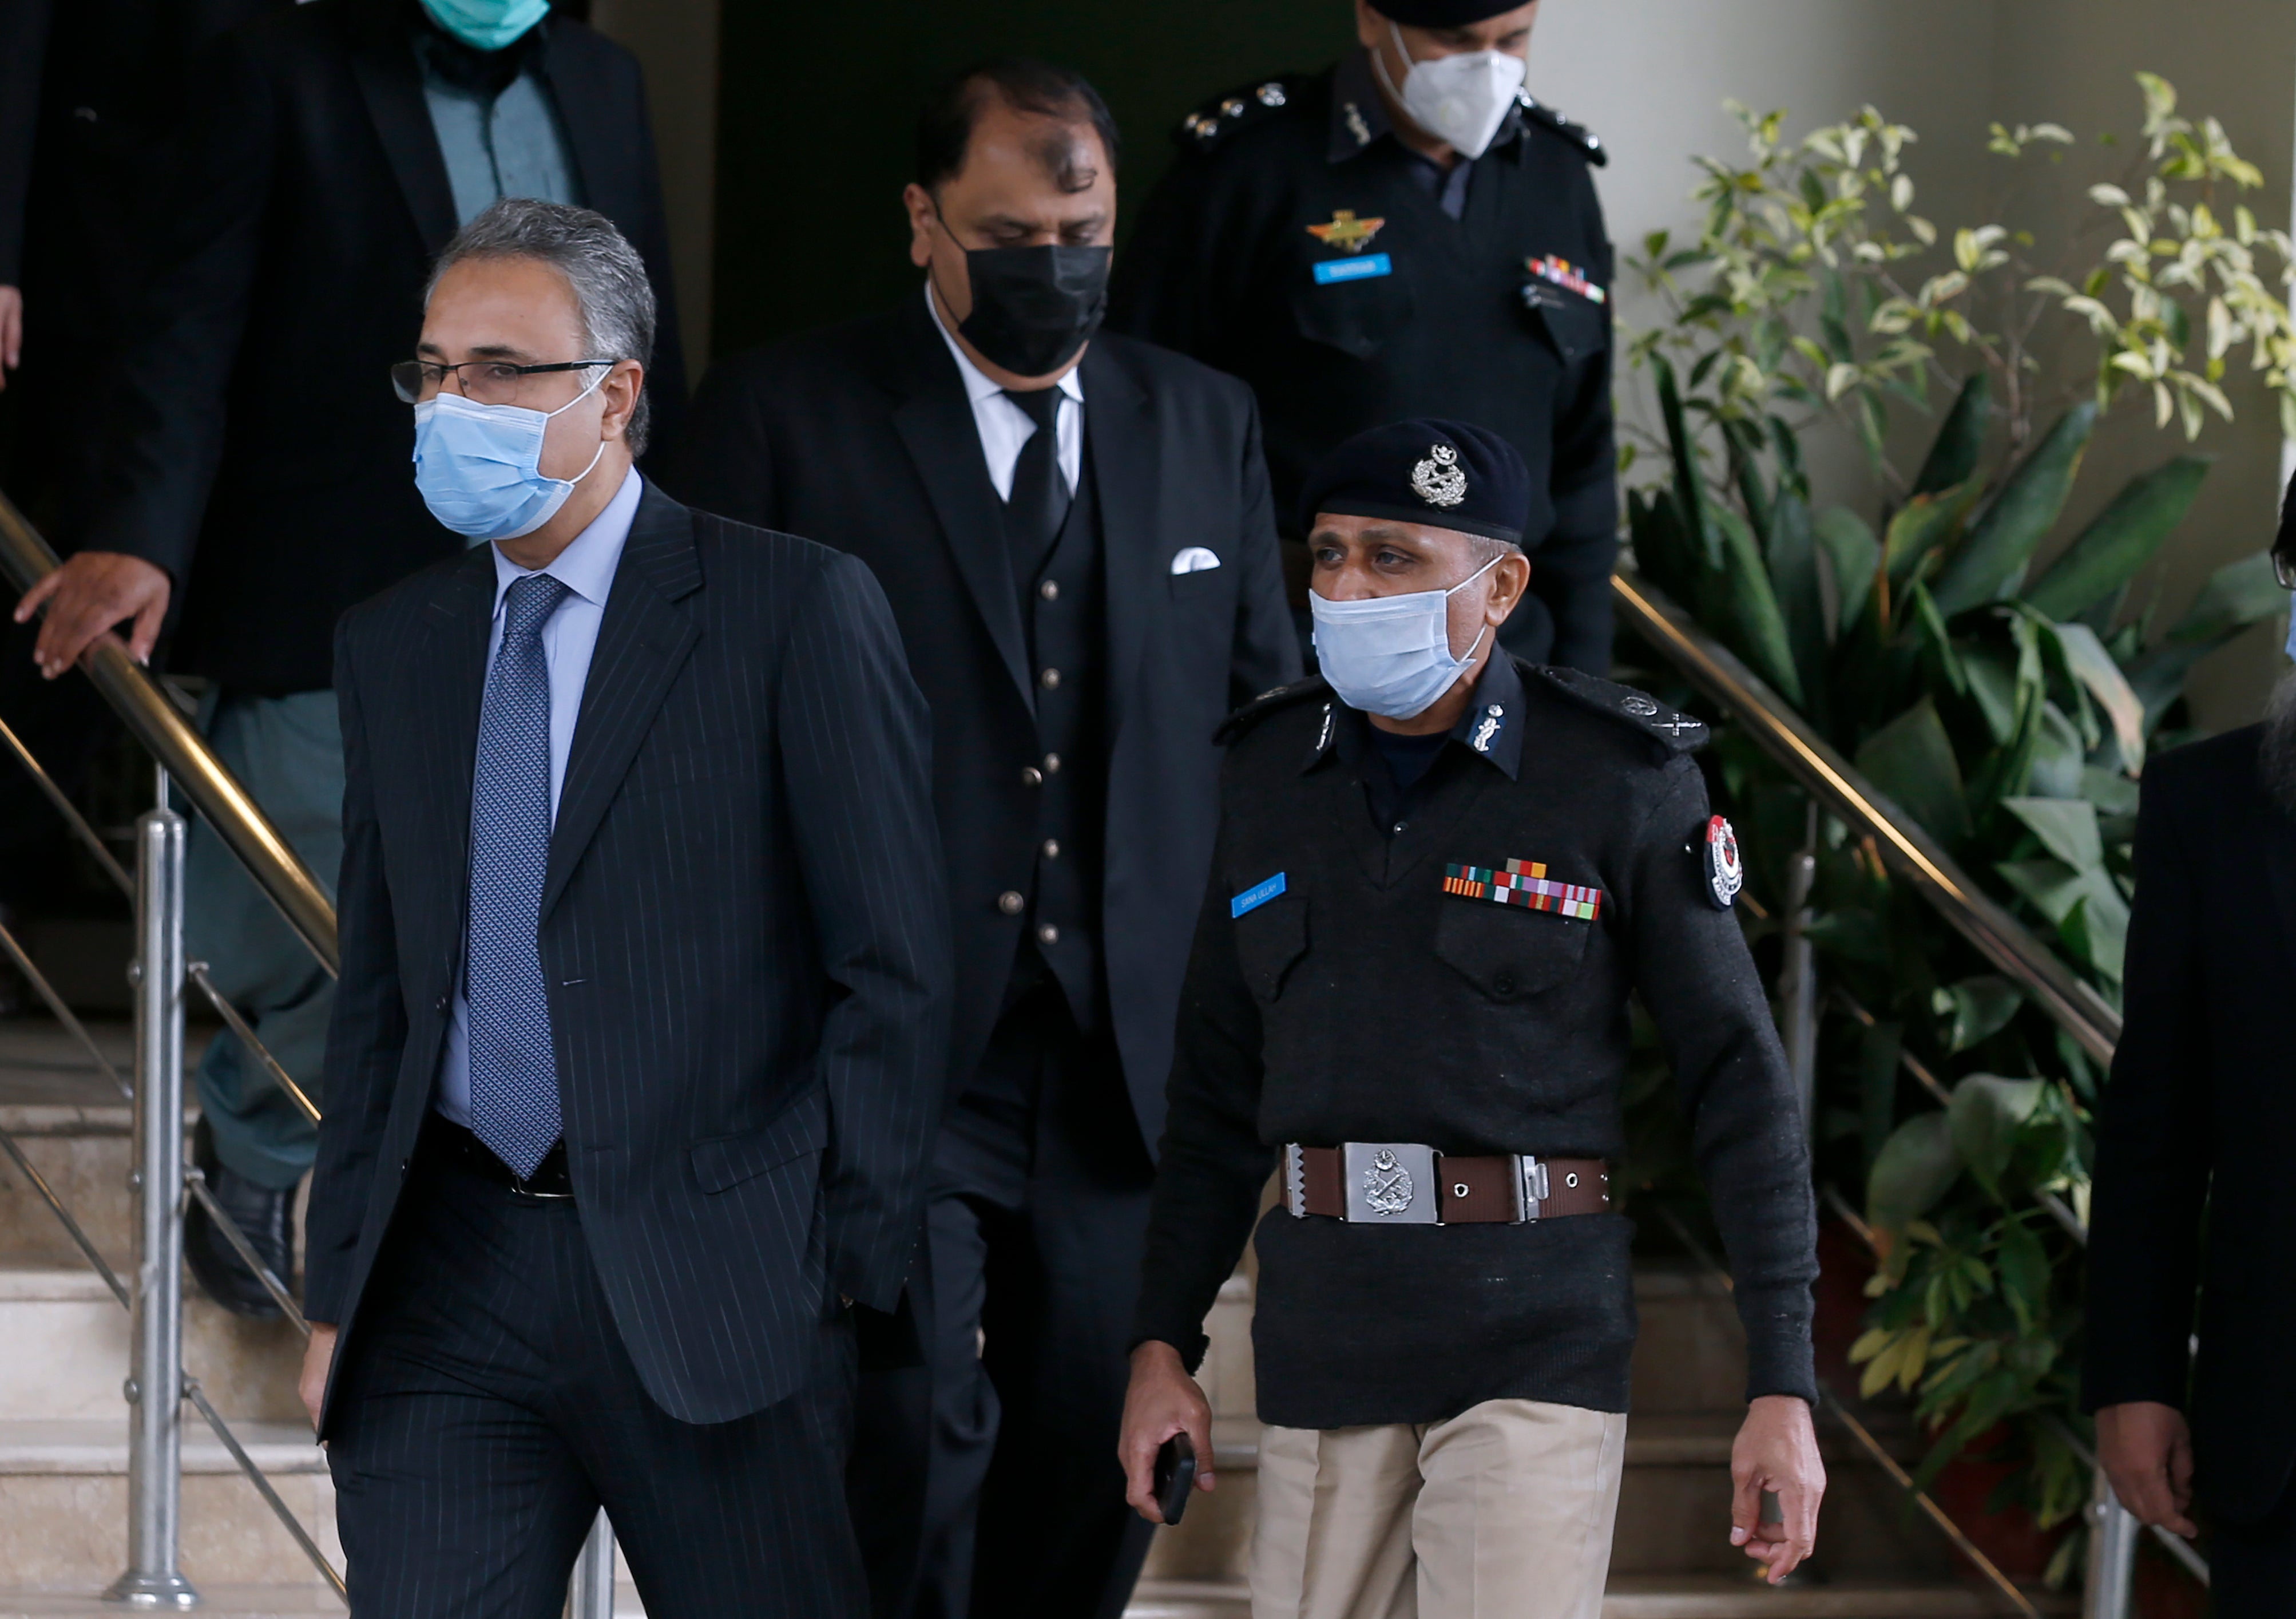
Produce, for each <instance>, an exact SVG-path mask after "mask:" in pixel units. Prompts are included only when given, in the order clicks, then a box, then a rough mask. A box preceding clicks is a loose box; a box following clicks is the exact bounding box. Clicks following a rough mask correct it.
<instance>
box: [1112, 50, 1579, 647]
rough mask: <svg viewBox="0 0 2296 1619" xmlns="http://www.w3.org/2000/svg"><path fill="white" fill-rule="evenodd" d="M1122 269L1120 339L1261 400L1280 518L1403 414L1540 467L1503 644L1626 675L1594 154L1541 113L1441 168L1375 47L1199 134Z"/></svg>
mask: <svg viewBox="0 0 2296 1619" xmlns="http://www.w3.org/2000/svg"><path fill="white" fill-rule="evenodd" d="M1179 140H1180V146H1181V151H1180V153H1179V155H1178V157H1177V160H1175V162H1174V164H1173V167H1172V168H1171V169H1170V170H1169V172H1168V173H1167V174H1166V176H1165V177H1164V178H1163V179H1162V181H1160V183H1159V185H1157V187H1156V190H1155V192H1154V193H1152V195H1151V197H1150V199H1149V201H1148V202H1147V203H1146V205H1145V206H1144V209H1143V210H1142V213H1141V215H1140V218H1139V220H1138V223H1137V225H1136V228H1135V229H1134V230H1133V232H1132V234H1131V236H1130V238H1129V239H1128V242H1127V243H1126V245H1125V249H1124V251H1123V252H1122V253H1121V254H1119V256H1118V259H1117V264H1116V272H1115V280H1114V284H1113V286H1112V287H1111V307H1110V315H1109V322H1110V325H1111V327H1113V328H1114V329H1116V330H1119V331H1126V332H1130V333H1133V334H1134V335H1136V336H1140V337H1144V338H1147V339H1148V340H1150V341H1153V342H1157V343H1161V344H1163V345H1164V346H1165V347H1167V348H1171V349H1179V350H1180V351H1182V352H1183V353H1185V354H1189V355H1193V357H1196V358H1197V359H1200V360H1202V361H1205V362H1206V363H1207V364H1210V365H1212V366H1217V367H1218V368H1219V369H1221V370H1223V371H1226V372H1229V373H1231V374H1234V375H1236V376H1240V377H1242V378H1243V379H1244V380H1245V381H1246V382H1250V383H1251V386H1252V388H1253V390H1255V391H1256V393H1257V394H1258V395H1259V405H1260V412H1261V416H1262V421H1263V423H1264V429H1265V443H1266V449H1267V463H1268V472H1269V475H1270V478H1271V481H1272V482H1273V486H1274V490H1275V502H1276V511H1277V513H1278V514H1279V521H1280V522H1288V523H1295V524H1296V522H1298V514H1297V512H1296V506H1297V504H1298V500H1299V496H1300V486H1301V484H1302V482H1303V481H1304V480H1305V478H1306V476H1307V474H1308V469H1309V468H1310V467H1311V466H1312V465H1313V464H1314V463H1315V462H1316V459H1317V458H1318V457H1320V456H1322V455H1323V454H1324V452H1325V451H1327V450H1329V449H1331V448H1333V446H1334V445H1336V444H1338V443H1340V442H1341V440H1345V439H1347V438H1348V437H1349V436H1350V435H1352V434H1354V433H1356V432H1358V431H1362V430H1364V429H1365V428H1368V427H1374V426H1377V425H1379V424H1381V423H1387V422H1392V421H1397V420H1400V419H1402V418H1405V417H1409V416H1445V417H1451V418H1456V419H1459V420H1464V421H1470V422H1475V423H1480V424H1481V425H1483V426H1486V427H1488V428H1490V429H1491V430H1493V431H1496V432H1497V433H1499V434H1501V435H1502V436H1503V437H1505V439H1507V440H1509V441H1510V442H1511V443H1513V445H1514V447H1515V448H1516V449H1517V450H1518V451H1519V452H1520V453H1521V456H1522V457H1523V459H1524V461H1525V463H1526V464H1528V465H1529V468H1530V471H1531V476H1532V502H1531V509H1530V513H1529V523H1528V526H1527V527H1526V529H1525V530H1524V534H1523V544H1524V549H1525V550H1526V551H1527V552H1529V554H1530V556H1531V560H1532V563H1533V568H1532V573H1531V582H1530V596H1529V598H1527V599H1526V601H1525V602H1524V604H1523V606H1522V608H1521V610H1519V611H1518V612H1516V614H1515V615H1514V619H1513V620H1512V621H1511V622H1510V623H1509V625H1508V628H1507V630H1506V633H1505V641H1506V645H1508V646H1509V647H1510V648H1511V649H1512V650H1513V651H1514V652H1516V653H1518V654H1520V655H1521V656H1524V657H1526V658H1529V659H1530V660H1531V661H1533V662H1554V663H1566V664H1570V665H1571V666H1573V667H1576V668H1579V669H1585V670H1590V671H1600V670H1607V669H1608V668H1609V665H1610V643H1611V603H1610V573H1611V564H1612V563H1613V561H1614V560H1615V558H1616V555H1617V549H1618V547H1617V528H1618V494H1617V488H1616V478H1615V468H1616V462H1617V450H1616V443H1615V439H1614V435H1613V431H1612V421H1611V305H1610V294H1609V289H1610V283H1611V248H1610V243H1609V242H1608V240H1607V238H1606V236H1605V234H1604V230H1603V217H1602V210H1601V206H1600V204H1599V202H1598V201H1597V200H1596V198H1595V187H1594V182H1593V180H1592V178H1591V177H1590V176H1589V174H1588V166H1589V164H1590V163H1592V162H1595V161H1599V160H1600V157H1599V147H1598V145H1597V144H1595V142H1594V139H1593V137H1592V136H1588V135H1587V133H1586V132H1585V131H1584V130H1581V129H1579V128H1578V127H1577V126H1575V125H1572V124H1569V123H1567V122H1565V121H1564V120H1563V119H1560V118H1559V117H1557V116H1556V115H1555V114H1554V113H1553V112H1552V111H1550V110H1548V109H1546V108H1545V107H1542V106H1539V105H1538V104H1537V103H1531V102H1529V101H1528V100H1526V101H1525V103H1523V104H1522V105H1521V107H1519V108H1518V110H1517V111H1516V112H1515V113H1514V114H1513V116H1512V117H1511V118H1510V119H1509V121H1508V123H1507V125H1506V126H1505V127H1503V128H1502V129H1501V131H1500V133H1499V136H1498V137H1497V140H1495V141H1494V143H1493V144H1492V145H1491V147H1490V148H1489V149H1488V151H1486V152H1484V153H1483V154H1482V155H1481V156H1480V157H1479V158H1477V159H1475V160H1472V162H1467V161H1461V162H1459V163H1457V164H1456V166H1455V167H1453V168H1450V169H1449V170H1444V169H1441V168H1439V167H1438V166H1437V165H1436V164H1434V163H1432V162H1431V161H1430V160H1428V159H1426V158H1424V157H1423V156H1421V155H1420V154H1418V153H1416V152H1413V151H1412V150H1411V149H1410V148H1409V147H1407V146H1406V145H1405V144H1403V143H1402V142H1401V141H1400V140H1398V138H1397V137H1396V136H1395V134H1394V133H1393V131H1392V129H1391V128H1390V126H1389V123H1388V119H1387V115H1386V112H1385V111H1384V108H1383V106H1382V103H1381V100H1380V97H1379V95H1378V92H1377V87H1376V85H1375V84H1374V79H1373V76H1372V71H1371V68H1370V65H1369V57H1368V56H1367V54H1366V53H1364V52H1363V51H1361V50H1360V49H1358V50H1357V51H1355V52H1353V53H1350V54H1349V56H1348V57H1347V58H1345V59H1344V60H1342V61H1341V62H1340V63H1339V64H1338V66H1336V67H1335V68H1333V69H1332V70H1328V71H1326V72H1324V73H1323V74H1320V75H1316V76H1315V77H1313V78H1284V79H1275V80H1270V81H1267V82H1266V83H1264V84H1260V85H1257V86H1247V87H1245V88H1243V89H1242V90H1239V91H1238V92H1236V93H1235V94H1234V95H1229V96H1226V97H1224V98H1222V99H1221V100H1220V101H1218V102H1216V103H1211V104H1210V105H1209V106H1208V107H1207V108H1205V109H1204V110H1203V111H1200V112H1198V113H1196V114H1193V115H1192V116H1191V118H1190V119H1188V120H1187V122H1186V124H1185V126H1184V127H1183V129H1182V132H1181V134H1180V136H1179Z"/></svg>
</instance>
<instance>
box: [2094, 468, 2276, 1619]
mask: <svg viewBox="0 0 2296 1619" xmlns="http://www.w3.org/2000/svg"><path fill="white" fill-rule="evenodd" d="M2273 561H2274V563H2275V565H2276V567H2278V568H2279V570H2280V577H2281V582H2282V583H2283V584H2284V585H2291V586H2296V486H2292V489H2291V491H2290V498H2289V503H2288V505H2285V506H2284V508H2283V511H2282V517H2281V528H2280V536H2279V538H2278V539H2277V540H2276V542H2275V543H2274V546H2273ZM2290 648H2291V651H2292V653H2296V634H2292V636H2291V637H2290ZM2291 974H2296V674H2290V675H2285V676H2283V677H2282V679H2281V682H2280V686H2279V687H2278V689H2277V690H2276V691H2275V692H2274V694H2273V697H2272V703H2271V706H2270V708H2269V710H2268V711H2267V714H2266V717H2265V719H2264V722H2263V723H2262V724H2261V725H2251V726H2243V727H2241V728H2240V729H2238V730H2235V731H2227V732H2226V733H2225V734H2224V735H2223V736H2216V737H2211V738H2210V740H2208V741H2206V742H2202V743H2195V744H2193V745H2192V746H2190V747H2185V748H2178V749H2177V750H2176V751H2175V752H2169V753H2165V754H2162V755H2161V757H2159V758H2157V759H2155V760H2153V761H2152V762H2151V763H2149V764H2148V765H2146V766H2145V768H2144V801H2143V803H2142V805H2141V807H2140V808H2139V809H2138V812H2137V818H2136V903H2135V908H2134V911H2133V913H2132V915H2131V917H2130V920H2129V927H2128V977H2127V980H2126V983H2127V999H2126V1003H2125V1008H2124V1009H2125V1013H2126V1016H2127V1023H2126V1026H2125V1028H2124V1030H2123V1031H2122V1034H2121V1038H2120V1048H2119V1050H2118V1051H2117V1052H2115V1054H2114V1056H2113V1062H2112V1081H2111V1083H2110V1084H2109V1085H2108V1086H2107V1087H2106V1089H2105V1092H2104V1097H2103V1102H2102V1104H2101V1105H2100V1106H2099V1108H2098V1114H2097V1119H2098V1128H2097V1144H2096V1179H2095V1202H2094V1204H2093V1219H2092V1224H2091V1227H2090V1233H2089V1286H2088V1296H2089V1311H2088V1335H2087V1352H2086V1355H2085V1359H2084V1361H2083V1365H2082V1399H2083V1402H2084V1404H2085V1405H2086V1406H2087V1409H2090V1410H2091V1411H2094V1412H2095V1414H2096V1441H2097V1447H2096V1448H2097V1454H2098V1457H2099V1459H2101V1460H2102V1461H2103V1464H2104V1468H2105V1473H2106V1475H2107V1476H2108V1477H2109V1478H2110V1479H2111V1480H2112V1487H2113V1490H2114V1492H2115V1493H2116V1494H2118V1495H2119V1496H2120V1500H2121V1502H2122V1504H2123V1505H2125V1506H2126V1507H2128V1509H2129V1510H2130V1511H2131V1512H2133V1513H2135V1514H2136V1516H2137V1517H2138V1518H2140V1519H2141V1520H2143V1521H2144V1522H2145V1523H2147V1524H2163V1525H2166V1526H2167V1527H2169V1528H2170V1529H2173V1530H2175V1531H2176V1532H2177V1533H2179V1534H2186V1535H2189V1534H2193V1533H2196V1532H2197V1529H2196V1524H2195V1522H2194V1520H2195V1518H2203V1519H2204V1520H2205V1522H2206V1523H2207V1524H2208V1527H2209V1532H2210V1537H2209V1546H2208V1553H2209V1560H2210V1573H2211V1580H2210V1584H2211V1590H2212V1600H2213V1602H2214V1605H2215V1606H2214V1607H2213V1609H2212V1611H2213V1612H2214V1613H2216V1614H2217V1615H2219V1616H2220V1619H2286V1615H2290V1614H2296V1477H2292V1472H2296V1382H2292V1381H2291V1379H2290V1377H2289V1376H2288V1359H2289V1344H2291V1342H2292V1341H2296V1287H2292V1286H2290V1284H2289V1280H2288V1274H2289V1271H2288V1264H2289V1262H2288V1254H2289V1252H2290V1250H2291V1248H2292V1247H2296V1214H2292V1212H2291V1208H2290V1204H2289V1202H2288V1196H2287V1186H2288V1179H2289V1173H2288V1166H2289V1163H2290V1162H2291V1160H2292V1159H2296V1084H2292V1083H2291V1081H2290V1075H2291V1073H2292V1072H2296V1043H2292V1039H2291V1034H2292V1030H2291V1025H2290V1023H2289V1020H2288V1015H2287V1007H2288V1002H2289V985H2290V982H2291ZM2196 1288H2197V1290H2198V1293H2199V1302H2198V1306H2197V1311H2196V1309H2195V1304H2194V1291H2195V1289H2196ZM2195 1331H2197V1333H2198V1335H2199V1340H2200V1345H2199V1352H2198V1355H2197V1357H2195V1355H2194V1351H2193V1338H2194V1333H2195ZM2196 1502H2197V1506H2196Z"/></svg>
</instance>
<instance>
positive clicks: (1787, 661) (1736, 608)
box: [1702, 505, 1802, 708]
mask: <svg viewBox="0 0 2296 1619" xmlns="http://www.w3.org/2000/svg"><path fill="white" fill-rule="evenodd" d="M1706 520H1707V522H1708V523H1709V524H1710V526H1711V527H1712V528H1713V529H1714V530H1716V531H1717V532H1718V533H1719V535H1720V536H1721V539H1722V555H1723V562H1722V565H1721V570H1720V574H1719V577H1718V579H1717V580H1716V581H1715V588H1712V589H1710V590H1709V591H1708V592H1707V593H1706V595H1705V596H1704V598H1703V603H1702V604H1703V605H1705V606H1706V607H1707V608H1708V609H1709V610H1710V611H1709V612H1707V613H1705V614H1703V615H1702V616H1704V617H1706V618H1707V620H1708V621H1709V622H1715V621H1718V620H1722V621H1734V623H1735V626H1736V629H1737V631H1738V633H1737V634H1736V635H1735V636H1734V637H1731V638H1732V639H1733V640H1734V642H1735V643H1736V648H1735V649H1736V651H1737V653H1738V654H1739V655H1740V656H1741V657H1743V658H1744V659H1745V660H1746V662H1748V663H1750V664H1751V665H1753V668H1754V672H1755V673H1756V674H1758V675H1759V676H1761V677H1762V678H1763V679H1765V680H1767V681H1768V682H1769V683H1770V684H1771V685H1772V686H1775V687H1776V688H1777V691H1778V694H1779V695H1780V696H1782V697H1784V698H1785V699H1786V701H1787V702H1789V703H1792V704H1793V705H1794V706H1795V707H1796V708H1800V707H1801V706H1802V693H1801V677H1800V675H1799V674H1798V673H1796V672H1795V670H1794V660H1793V651H1792V647H1791V645H1789V644H1788V642H1787V639H1786V626H1785V619H1784V615H1783V614H1782V613H1780V612H1779V611H1778V598H1777V596H1776V594H1775V592H1773V591H1772V590H1771V588H1770V573H1769V570H1768V569H1767V567H1765V566H1764V565H1763V563H1762V554H1761V550H1760V548H1759V547H1758V546H1756V544H1755V543H1754V531H1753V530H1751V529H1750V528H1748V527H1747V526H1746V520H1745V519H1744V518H1743V517H1741V516H1739V515H1738V514H1737V513H1735V512H1734V511H1732V510H1730V509H1729V508H1728V507H1727V506H1723V505H1710V506H1708V507H1707V508H1706ZM1713 610H1719V611H1713ZM1725 614H1726V615H1727V617H1726V620H1725V619H1724V615H1725Z"/></svg>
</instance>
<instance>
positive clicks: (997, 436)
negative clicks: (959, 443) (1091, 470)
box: [925, 283, 1084, 500]
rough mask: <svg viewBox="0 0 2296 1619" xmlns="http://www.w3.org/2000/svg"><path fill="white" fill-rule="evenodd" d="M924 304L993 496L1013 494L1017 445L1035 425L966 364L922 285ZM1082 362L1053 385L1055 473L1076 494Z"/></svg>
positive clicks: (1081, 428) (1081, 472) (1081, 430)
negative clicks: (956, 382) (944, 348)
mask: <svg viewBox="0 0 2296 1619" xmlns="http://www.w3.org/2000/svg"><path fill="white" fill-rule="evenodd" d="M925 308H928V309H930V310H931V311H932V317H933V325H934V327H935V328H936V329H937V330H939V333H940V339H941V341H943V342H945V343H947V345H948V352H949V357H950V358H952V359H954V360H955V362H956V372H957V374H958V375H959V376H961V377H963V378H964V392H965V396H966V397H967V398H968V399H971V400H972V425H973V427H974V429H975V430H976V431H978V432H979V433H980V454H981V457H982V459H984V460H986V461H987V462H988V481H989V482H991V483H993V484H995V485H996V498H997V499H999V500H1010V499H1012V498H1013V467H1014V465H1016V464H1018V463H1019V461H1020V459H1021V446H1022V445H1024V444H1026V443H1027V442H1028V441H1029V437H1030V435H1032V434H1033V433H1035V432H1036V431H1037V424H1036V423H1034V422H1031V421H1030V420H1029V413H1028V412H1027V411H1025V410H1022V409H1021V407H1019V406H1018V405H1015V404H1014V403H1013V401H1012V400H1010V399H1006V398H1005V390H1003V389H1002V388H999V387H998V386H997V385H996V383H994V382H990V381H989V380H988V377H987V376H985V375H983V374H982V373H981V370H980V366H976V365H974V364H973V363H972V358H971V357H969V356H968V355H966V353H965V352H964V349H961V348H959V347H958V346H957V341H956V339H955V337H953V336H951V335H950V333H949V330H948V327H947V325H946V324H944V323H943V322H942V320H941V317H940V305H939V303H937V302H935V301H934V299H933V292H932V286H931V284H930V283H928V284H926V286H925ZM1082 370H1083V367H1082V366H1072V367H1071V368H1070V371H1069V374H1068V375H1066V376H1064V377H1062V379H1061V380H1060V381H1059V382H1055V383H1054V387H1056V388H1058V389H1059V390H1061V395H1062V398H1061V406H1060V415H1059V417H1058V418H1057V421H1058V423H1059V432H1060V451H1061V455H1060V462H1061V477H1062V481H1065V482H1066V483H1067V484H1068V486H1069V493H1070V494H1071V495H1073V494H1075V493H1076V488H1077V481H1078V479H1080V478H1082V477H1083V476H1084V384H1083V383H1082V382H1078V381H1077V376H1078V373H1079V372H1081V371H1082Z"/></svg>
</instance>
